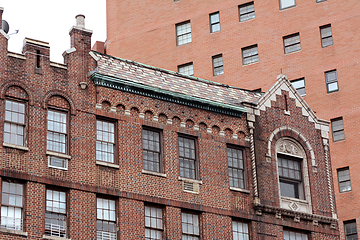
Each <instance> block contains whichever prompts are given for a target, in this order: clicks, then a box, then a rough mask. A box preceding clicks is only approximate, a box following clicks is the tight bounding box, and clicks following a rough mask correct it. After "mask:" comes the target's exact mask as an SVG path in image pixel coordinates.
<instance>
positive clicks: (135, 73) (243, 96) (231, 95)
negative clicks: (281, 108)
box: [91, 51, 262, 106]
mask: <svg viewBox="0 0 360 240" xmlns="http://www.w3.org/2000/svg"><path fill="white" fill-rule="evenodd" d="M91 55H92V56H93V58H94V59H95V60H96V61H97V70H96V72H97V73H100V74H103V75H107V76H111V77H115V78H119V79H123V80H127V81H132V82H136V83H140V84H143V85H147V86H150V87H154V88H158V89H161V90H165V91H169V92H174V93H179V94H185V95H188V96H192V97H197V98H201V99H205V100H210V101H213V102H218V103H220V104H227V105H233V106H242V103H244V102H246V103H253V104H255V103H257V101H258V100H259V99H260V97H261V96H262V93H259V92H253V91H250V90H244V89H241V88H237V87H232V86H228V85H224V84H220V83H216V82H212V81H208V80H204V79H200V78H196V77H191V76H187V75H182V74H179V73H176V72H172V71H169V70H165V69H160V68H156V67H152V66H148V65H145V64H141V63H137V62H134V61H129V60H125V59H120V58H116V57H112V56H108V55H104V54H100V53H98V52H94V51H93V52H91Z"/></svg>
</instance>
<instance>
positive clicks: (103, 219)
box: [96, 198, 116, 240]
mask: <svg viewBox="0 0 360 240" xmlns="http://www.w3.org/2000/svg"><path fill="white" fill-rule="evenodd" d="M96 208H97V222H96V236H97V239H98V240H115V239H116V231H115V223H116V220H115V201H114V200H109V199H104V198H97V207H96Z"/></svg>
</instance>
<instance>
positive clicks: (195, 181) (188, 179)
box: [179, 177, 203, 184]
mask: <svg viewBox="0 0 360 240" xmlns="http://www.w3.org/2000/svg"><path fill="white" fill-rule="evenodd" d="M179 181H186V182H192V183H198V184H203V182H202V181H201V180H196V179H191V178H184V177H179Z"/></svg>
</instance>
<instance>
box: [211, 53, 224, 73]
mask: <svg viewBox="0 0 360 240" xmlns="http://www.w3.org/2000/svg"><path fill="white" fill-rule="evenodd" d="M212 65H213V74H214V76H219V75H223V74H224V61H223V56H222V54H219V55H215V56H213V57H212Z"/></svg>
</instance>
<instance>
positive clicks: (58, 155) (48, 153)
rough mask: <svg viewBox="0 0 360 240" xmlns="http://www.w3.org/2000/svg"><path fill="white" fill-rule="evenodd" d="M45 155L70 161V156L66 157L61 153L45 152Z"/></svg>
mask: <svg viewBox="0 0 360 240" xmlns="http://www.w3.org/2000/svg"><path fill="white" fill-rule="evenodd" d="M46 155H50V156H54V157H59V158H66V159H71V156H70V155H66V154H63V153H57V152H52V151H46Z"/></svg>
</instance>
